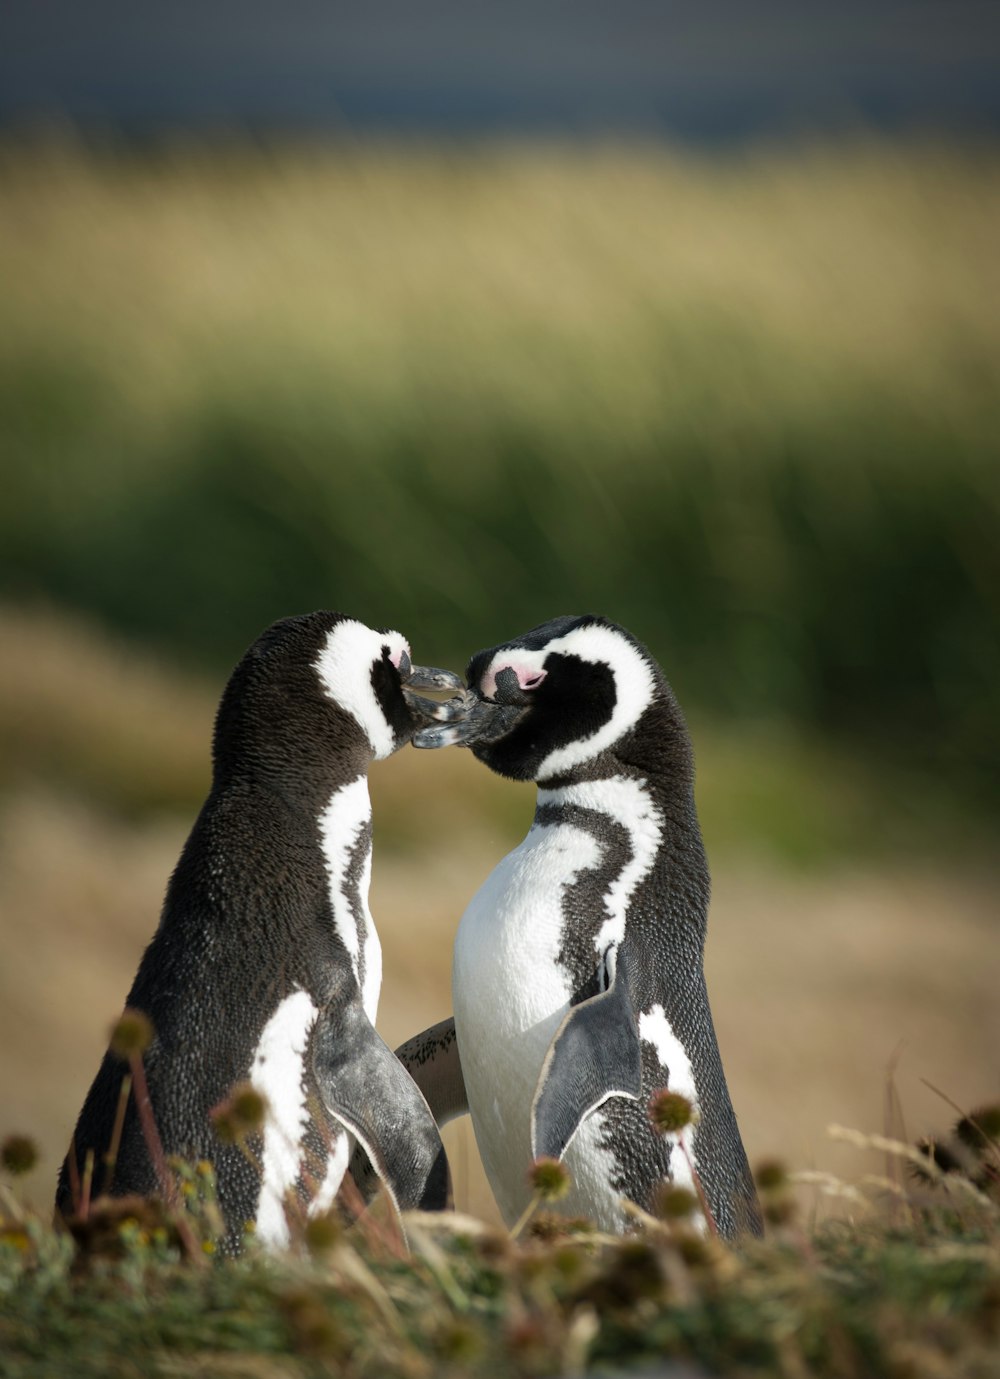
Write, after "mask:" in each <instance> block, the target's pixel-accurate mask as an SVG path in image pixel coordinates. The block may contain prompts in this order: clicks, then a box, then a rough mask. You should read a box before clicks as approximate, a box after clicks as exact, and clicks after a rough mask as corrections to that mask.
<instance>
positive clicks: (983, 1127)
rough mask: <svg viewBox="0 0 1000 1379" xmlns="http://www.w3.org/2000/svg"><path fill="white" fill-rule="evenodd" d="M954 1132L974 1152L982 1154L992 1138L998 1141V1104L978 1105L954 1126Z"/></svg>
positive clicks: (999, 1113) (999, 1139) (999, 1131)
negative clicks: (976, 1108)
mask: <svg viewBox="0 0 1000 1379" xmlns="http://www.w3.org/2000/svg"><path fill="white" fill-rule="evenodd" d="M955 1134H956V1135H957V1136H958V1138H959V1139H960V1140H961V1141H962V1143H963V1144H964V1145H967V1146H968V1148H969V1149H971V1150H973V1151H974V1152H975V1153H976V1154H983V1153H984V1152H985V1151H986V1149H987V1148H988V1147H989V1142H990V1141H991V1140H992V1141H994V1142H995V1143H997V1142H1000V1106H980V1107H979V1109H978V1110H977V1111H970V1113H969V1114H968V1115H967V1116H963V1117H962V1119H961V1120H960V1121H959V1122H958V1124H957V1125H956V1126H955Z"/></svg>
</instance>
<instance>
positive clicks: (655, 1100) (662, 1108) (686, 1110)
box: [649, 1087, 694, 1135]
mask: <svg viewBox="0 0 1000 1379" xmlns="http://www.w3.org/2000/svg"><path fill="white" fill-rule="evenodd" d="M649 1119H650V1120H651V1121H652V1122H653V1129H654V1130H658V1131H659V1133H660V1134H661V1135H676V1134H677V1132H678V1130H683V1129H684V1127H685V1126H687V1125H690V1124H691V1123H692V1122H693V1120H694V1106H693V1105H692V1103H691V1101H690V1100H689V1099H688V1098H687V1097H686V1096H682V1095H681V1093H680V1092H671V1091H670V1090H669V1089H668V1088H666V1087H664V1088H663V1090H662V1091H659V1092H654V1093H653V1095H652V1096H651V1097H650V1099H649Z"/></svg>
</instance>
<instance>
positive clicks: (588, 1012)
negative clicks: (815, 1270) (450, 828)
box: [397, 615, 761, 1239]
mask: <svg viewBox="0 0 1000 1379" xmlns="http://www.w3.org/2000/svg"><path fill="white" fill-rule="evenodd" d="M467 678H468V685H469V690H470V691H472V693H473V695H474V700H471V701H470V703H469V705H467V706H466V707H465V708H464V709H463V712H462V714H461V716H460V717H458V719H457V721H454V722H452V723H450V724H448V725H434V724H432V725H429V726H426V727H424V728H422V729H421V730H420V731H419V732H418V733H417V734H416V737H415V739H414V741H415V744H416V745H417V746H420V747H427V748H435V747H443V746H448V745H455V744H457V745H467V746H469V747H471V749H472V751H473V753H474V754H475V756H476V757H477V758H478V759H479V760H480V761H482V762H483V763H484V764H485V765H486V766H488V767H489V768H490V769H491V770H493V771H496V772H497V773H498V774H499V775H501V776H505V777H507V778H508V779H510V780H516V781H529V780H531V781H535V782H536V784H537V787H538V791H537V804H536V810H535V816H534V821H533V823H532V826H531V828H530V830H529V832H528V834H527V837H526V838H525V839H524V841H523V842H522V843H521V844H520V846H519V847H517V848H515V849H514V851H513V852H511V853H510V854H509V855H508V856H507V857H505V858H504V859H503V860H502V861H501V862H500V863H499V865H498V866H497V867H496V868H495V870H494V871H493V873H492V874H491V875H490V876H489V878H488V879H487V880H486V881H485V883H484V884H483V886H482V887H481V888H480V890H479V891H478V893H477V894H476V895H475V896H474V897H473V899H472V901H471V902H470V904H469V906H468V908H467V909H466V911H465V914H464V915H463V917H462V920H461V923H460V925H459V928H458V933H457V936H456V940H455V949H454V962H453V977H452V992H453V1000H454V1020H453V1025H452V1023H451V1022H449V1021H444V1022H442V1024H440V1025H438V1026H435V1027H434V1029H432V1030H429V1031H426V1032H425V1033H424V1034H423V1035H417V1036H415V1037H414V1038H413V1039H412V1040H410V1041H408V1042H407V1044H405V1045H403V1046H402V1047H401V1048H400V1049H399V1050H398V1051H397V1052H398V1054H399V1057H400V1059H401V1061H402V1062H403V1063H404V1065H405V1066H406V1067H407V1068H408V1069H409V1070H410V1072H411V1074H412V1075H413V1076H414V1077H415V1079H416V1080H417V1081H418V1083H420V1084H421V1085H422V1086H424V1087H425V1088H426V1091H427V1095H428V1099H429V1102H430V1104H431V1106H432V1109H436V1110H437V1112H438V1115H439V1120H442V1121H443V1119H447V1118H450V1117H451V1116H453V1115H455V1114H458V1113H460V1111H461V1110H462V1109H463V1106H464V1105H467V1106H468V1108H469V1110H470V1112H471V1115H472V1122H473V1127H474V1130H475V1135H476V1140H477V1143H478V1146H479V1150H480V1154H481V1157H482V1160H483V1165H484V1168H485V1170H486V1174H487V1176H488V1178H489V1181H490V1184H491V1187H492V1189H493V1192H494V1195H495V1197H496V1200H497V1204H498V1206H499V1208H500V1211H501V1213H502V1215H503V1216H504V1218H505V1220H506V1221H507V1222H508V1224H510V1223H512V1222H514V1221H516V1220H517V1219H518V1218H519V1217H520V1216H521V1214H522V1212H523V1210H524V1208H525V1206H526V1204H527V1203H528V1201H529V1198H530V1190H529V1186H528V1182H527V1174H526V1170H527V1169H528V1166H529V1163H530V1161H531V1160H533V1159H535V1158H537V1157H539V1156H551V1157H553V1158H556V1159H564V1160H565V1163H566V1166H567V1169H568V1170H569V1173H570V1176H571V1179H572V1187H571V1190H570V1193H569V1195H568V1196H567V1197H566V1198H565V1199H564V1200H563V1201H562V1202H561V1203H559V1205H558V1210H560V1211H561V1212H563V1213H564V1214H566V1215H569V1216H576V1215H583V1216H586V1217H588V1218H590V1219H591V1220H592V1221H593V1222H594V1223H595V1224H596V1225H597V1226H598V1227H599V1228H600V1229H602V1230H605V1231H609V1232H615V1233H620V1232H623V1231H624V1230H626V1229H627V1228H628V1226H629V1221H630V1218H629V1216H628V1214H627V1212H626V1210H625V1209H624V1208H623V1205H622V1199H628V1200H629V1201H630V1202H632V1203H635V1204H637V1205H638V1206H639V1207H641V1208H643V1209H645V1210H647V1211H648V1210H651V1209H652V1208H653V1207H654V1204H655V1198H656V1193H657V1189H658V1187H659V1185H660V1184H662V1183H663V1182H664V1180H669V1181H671V1182H673V1183H674V1184H677V1185H683V1186H686V1187H688V1188H689V1189H691V1190H692V1191H699V1190H700V1192H701V1193H702V1194H703V1201H704V1202H705V1203H706V1204H707V1208H708V1211H709V1212H710V1214H711V1220H712V1222H714V1225H715V1227H716V1229H717V1230H718V1232H719V1234H720V1235H721V1236H723V1237H725V1238H730V1239H731V1238H733V1237H735V1236H737V1235H739V1234H740V1233H742V1232H748V1233H751V1234H759V1233H760V1232H761V1214H760V1207H759V1204H758V1201H757V1196H756V1192H755V1189H754V1185H753V1179H752V1177H751V1175H750V1171H749V1168H748V1165H747V1159H746V1154H745V1152H744V1149H743V1143H742V1140H741V1138H740V1132H739V1128H738V1126H737V1122H736V1116H735V1114H734V1112H733V1107H732V1103H731V1101H730V1096H729V1091H728V1089H727V1086H726V1079H725V1075H724V1073H723V1068H722V1061H721V1058H720V1055H719V1048H718V1044H717V1041H716V1036H715V1029H714V1025H713V1022H712V1014H711V1010H710V1007H709V1001H708V993H707V990H706V985H705V975H704V966H703V956H704V945H705V932H706V923H707V915H708V903H709V872H708V866H707V862H706V857H705V850H704V847H703V844H702V838H701V831H700V828H699V825H698V817H697V813H696V811H695V803H694V790H693V786H694V760H693V752H692V746H691V740H690V737H689V735H688V731H687V728H686V726H685V722H684V719H683V716H682V714H681V710H680V707H679V705H678V703H677V700H676V698H675V696H674V694H673V692H672V690H671V688H670V686H669V685H668V683H667V681H666V679H665V677H664V675H663V672H662V670H661V669H660V667H659V666H658V665H657V664H656V662H655V661H654V660H653V658H652V656H651V655H650V653H649V652H648V650H647V649H646V648H645V647H644V646H642V645H641V643H639V642H638V641H637V640H636V639H635V638H634V637H633V636H631V634H630V633H628V632H627V631H626V630H625V629H624V628H623V627H620V626H618V625H616V624H615V623H613V622H610V621H608V620H607V619H605V618H601V617H596V616H593V615H586V616H581V617H559V618H555V619H553V620H551V621H549V622H546V623H543V624H542V625H541V626H539V627H536V628H534V629H532V630H531V631H530V632H526V633H525V634H524V635H523V636H520V637H516V638H514V639H513V640H512V641H509V642H505V643H503V644H501V645H499V646H494V647H490V648H489V649H487V650H484V651H480V652H477V653H476V655H474V656H473V657H472V660H471V661H470V663H469V668H468V677H467ZM663 1088H667V1089H669V1090H671V1091H674V1092H679V1093H681V1094H682V1095H683V1096H684V1097H685V1098H687V1100H688V1101H689V1102H690V1103H691V1105H692V1108H693V1113H694V1116H693V1121H692V1125H691V1126H689V1127H687V1128H685V1129H682V1130H680V1131H676V1132H674V1133H671V1134H666V1135H663V1134H660V1133H658V1132H657V1131H656V1130H655V1129H654V1127H653V1124H652V1121H651V1118H650V1113H649V1103H650V1099H651V1097H652V1096H653V1094H654V1093H655V1092H657V1091H658V1090H659V1089H663ZM463 1091H464V1098H463V1095H462V1093H463Z"/></svg>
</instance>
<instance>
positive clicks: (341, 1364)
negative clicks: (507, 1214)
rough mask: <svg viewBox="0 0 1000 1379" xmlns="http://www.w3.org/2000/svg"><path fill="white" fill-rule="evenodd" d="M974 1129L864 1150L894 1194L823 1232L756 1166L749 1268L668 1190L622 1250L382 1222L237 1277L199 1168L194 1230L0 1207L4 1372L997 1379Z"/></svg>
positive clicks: (854, 1195) (111, 1212)
mask: <svg viewBox="0 0 1000 1379" xmlns="http://www.w3.org/2000/svg"><path fill="white" fill-rule="evenodd" d="M987 1114H989V1115H991V1116H992V1117H993V1120H994V1121H995V1120H996V1118H997V1112H990V1113H987ZM963 1124H965V1126H966V1128H967V1130H968V1127H969V1125H970V1122H969V1121H968V1119H966V1120H965V1121H964V1122H963ZM993 1128H994V1130H995V1129H996V1126H995V1125H994V1126H993ZM844 1133H846V1132H844ZM977 1133H978V1132H976V1131H971V1132H970V1134H971V1139H970V1137H969V1136H968V1135H967V1137H966V1140H965V1141H964V1146H965V1148H964V1154H965V1157H964V1158H961V1157H960V1158H959V1159H952V1160H950V1161H949V1160H948V1159H947V1158H946V1156H945V1155H944V1154H943V1153H942V1152H940V1151H935V1152H934V1153H933V1154H930V1153H928V1152H927V1151H926V1150H925V1151H924V1152H921V1151H918V1150H912V1149H910V1148H908V1147H907V1146H905V1145H901V1144H899V1143H898V1142H896V1141H891V1140H890V1141H884V1140H881V1139H880V1138H878V1137H872V1138H869V1139H866V1138H865V1137H862V1136H855V1137H854V1138H855V1139H856V1140H857V1141H858V1143H859V1144H860V1145H861V1146H862V1147H866V1148H868V1149H880V1150H883V1151H885V1152H886V1153H887V1155H888V1160H887V1161H888V1163H889V1165H890V1174H891V1176H889V1177H871V1178H869V1179H867V1180H865V1181H866V1183H867V1186H866V1188H865V1190H864V1191H862V1190H860V1189H859V1188H858V1187H848V1186H846V1185H845V1184H842V1183H838V1182H836V1181H835V1180H831V1179H828V1178H824V1179H823V1180H822V1183H821V1187H822V1189H823V1190H824V1191H825V1192H827V1193H835V1194H837V1195H839V1196H841V1197H843V1198H846V1199H847V1200H848V1202H849V1204H850V1209H851V1212H852V1218H851V1219H841V1220H828V1221H827V1222H826V1223H825V1224H823V1225H821V1226H819V1227H816V1226H809V1225H805V1224H802V1223H800V1222H799V1220H798V1218H797V1208H796V1202H795V1198H794V1195H793V1190H792V1187H791V1185H790V1183H789V1182H788V1180H787V1178H786V1176H785V1172H784V1170H783V1168H782V1167H781V1166H780V1165H777V1164H769V1165H762V1166H761V1169H760V1171H759V1174H758V1178H759V1182H760V1186H761V1190H762V1196H763V1200H764V1203H765V1212H766V1215H767V1216H768V1218H769V1221H770V1234H769V1238H768V1240H766V1241H764V1242H751V1243H745V1244H743V1245H742V1246H741V1247H739V1248H738V1249H736V1250H730V1249H727V1248H724V1247H723V1246H721V1245H720V1244H718V1243H717V1242H716V1241H715V1240H714V1239H712V1238H711V1236H709V1235H705V1234H704V1233H702V1232H701V1231H699V1230H698V1229H696V1225H695V1220H693V1219H692V1216H691V1212H692V1209H693V1207H694V1208H696V1204H694V1203H693V1201H692V1199H690V1198H689V1197H688V1195H687V1194H680V1193H678V1192H673V1193H666V1194H665V1195H664V1197H663V1199H662V1202H663V1210H662V1212H661V1214H660V1216H659V1217H657V1218H644V1219H643V1220H642V1221H641V1222H639V1223H638V1226H639V1229H638V1231H637V1233H636V1234H635V1235H633V1236H630V1237H628V1238H625V1239H621V1240H614V1239H610V1238H603V1237H599V1236H597V1235H595V1234H594V1233H592V1232H591V1231H590V1230H589V1229H588V1228H587V1226H586V1223H571V1224H570V1225H569V1226H567V1225H566V1223H560V1221H559V1220H558V1218H556V1217H554V1216H552V1215H546V1214H544V1212H541V1213H540V1214H538V1215H536V1217H535V1218H534V1220H533V1222H532V1223H531V1225H530V1226H529V1228H528V1231H527V1232H526V1233H525V1235H524V1236H523V1237H521V1238H520V1239H512V1238H511V1237H510V1236H508V1235H507V1234H506V1233H504V1232H498V1231H496V1230H492V1229H488V1228H486V1227H484V1226H483V1225H481V1224H480V1223H479V1222H477V1221H475V1220H472V1219H471V1218H467V1217H450V1216H442V1217H428V1216H417V1215H412V1216H408V1217H407V1218H405V1222H404V1225H405V1229H406V1231H407V1234H408V1248H407V1246H406V1244H404V1241H403V1239H402V1237H401V1236H400V1233H399V1229H398V1226H397V1225H396V1223H394V1222H393V1221H392V1220H391V1219H389V1218H387V1217H385V1216H384V1215H382V1216H380V1215H379V1213H378V1212H377V1211H376V1212H375V1213H374V1214H369V1216H368V1217H363V1218H362V1219H361V1221H360V1222H359V1223H358V1224H356V1225H355V1226H354V1227H352V1228H350V1229H345V1228H344V1227H343V1226H342V1225H341V1224H340V1223H339V1222H338V1221H336V1220H333V1219H328V1218H323V1219H318V1220H313V1221H310V1222H308V1223H307V1224H305V1225H304V1226H302V1227H301V1228H300V1229H299V1230H298V1231H297V1233H296V1234H297V1242H296V1245H295V1248H294V1250H293V1252H292V1253H291V1254H289V1255H288V1256H286V1257H281V1258H274V1257H267V1256H265V1255H263V1254H261V1253H260V1252H258V1251H257V1250H255V1249H254V1248H253V1247H252V1246H251V1248H250V1249H249V1251H248V1253H247V1255H246V1256H245V1257H244V1258H243V1259H241V1260H239V1261H232V1260H218V1259H215V1258H213V1253H212V1243H211V1242H212V1234H213V1230H217V1229H218V1217H217V1214H216V1213H215V1211H214V1205H213V1197H212V1179H211V1173H210V1169H209V1167H208V1165H201V1166H198V1167H196V1168H185V1169H183V1171H182V1177H181V1182H182V1191H183V1193H184V1198H185V1201H186V1203H187V1206H186V1208H184V1209H183V1222H182V1221H181V1217H178V1216H177V1215H176V1214H171V1213H170V1212H168V1211H166V1210H165V1209H164V1208H163V1207H162V1206H160V1205H159V1204H156V1203H152V1202H143V1201H141V1200H139V1199H131V1200H128V1199H126V1200H123V1201H121V1202H111V1201H109V1200H108V1199H106V1198H105V1199H97V1201H95V1202H94V1203H93V1204H92V1205H91V1207H90V1209H89V1212H87V1213H85V1214H84V1217H83V1218H81V1219H79V1220H78V1221H77V1222H76V1224H75V1226H74V1238H71V1237H70V1236H69V1234H67V1233H65V1232H59V1233H57V1232H55V1231H53V1230H52V1229H51V1228H50V1227H48V1226H47V1225H46V1224H44V1223H43V1222H42V1221H41V1220H39V1219H38V1218H37V1217H34V1216H29V1215H28V1214H26V1213H24V1212H23V1211H21V1210H20V1208H19V1207H18V1205H17V1201H16V1199H15V1197H14V1195H13V1194H12V1193H11V1192H10V1191H9V1190H7V1189H4V1190H3V1199H2V1208H0V1373H3V1374H4V1375H5V1376H10V1379H14V1376H17V1379H48V1376H50V1375H54V1374H69V1373H71V1374H74V1375H80V1376H85V1377H87V1379H89V1377H90V1376H93V1377H94V1379H131V1376H134V1375H142V1376H153V1375H157V1376H159V1375H163V1376H166V1375H173V1374H182V1373H183V1374H187V1375H192V1374H194V1375H204V1376H209V1375H212V1376H216V1375H219V1376H223V1375H244V1376H248V1379H249V1377H250V1376H260V1377H261V1379H279V1376H282V1377H283V1376H289V1379H290V1377H291V1376H296V1377H298V1376H301V1377H302V1379H306V1376H322V1375H344V1376H351V1377H352V1379H354V1376H358V1377H359V1379H360V1376H373V1377H374V1376H383V1375H386V1376H388V1375H393V1376H395V1375H399V1376H405V1377H406V1379H420V1377H421V1376H425V1375H426V1376H434V1375H439V1374H446V1375H449V1374H451V1375H476V1376H484V1379H485V1376H505V1375H511V1374H523V1375H557V1374H560V1375H570V1374H579V1373H584V1372H589V1371H591V1370H593V1371H597V1372H605V1371H607V1370H609V1369H611V1370H614V1371H615V1372H618V1371H630V1370H634V1369H642V1367H643V1366H648V1365H649V1364H650V1363H652V1362H656V1363H658V1364H663V1363H664V1361H665V1360H666V1359H667V1358H670V1359H672V1360H676V1361H678V1362H683V1363H684V1364H691V1365H694V1366H695V1367H696V1368H695V1369H694V1370H693V1371H691V1370H687V1369H682V1370H680V1371H679V1373H680V1374H689V1373H695V1374H700V1375H706V1376H711V1375H738V1376H747V1379H750V1377H751V1376H754V1377H757V1376H759V1377H760V1379H763V1377H764V1376H780V1377H781V1379H789V1377H791V1379H806V1376H816V1379H882V1376H885V1379H904V1377H905V1379H938V1376H944V1375H947V1376H954V1379H988V1377H989V1376H995V1375H996V1374H997V1373H998V1372H1000V1207H998V1199H997V1182H998V1172H1000V1157H998V1156H997V1145H996V1141H995V1140H994V1141H993V1142H992V1143H989V1142H988V1141H987V1140H986V1138H985V1137H979V1138H978V1139H977ZM4 1157H5V1161H6V1163H7V1166H8V1167H12V1166H13V1167H21V1166H23V1164H24V1158H25V1145H24V1143H23V1142H22V1141H20V1140H8V1141H7V1143H6V1145H5V1146H4ZM935 1158H936V1160H937V1161H936V1162H935ZM900 1165H904V1166H906V1167H908V1168H909V1170H910V1174H911V1177H910V1181H909V1182H908V1183H907V1181H906V1177H905V1174H901V1173H900V1171H899V1169H900ZM800 1176H801V1177H803V1178H805V1179H810V1178H813V1179H814V1178H815V1177H816V1176H817V1175H800ZM180 1224H183V1229H182V1230H180V1231H179V1230H178V1226H179V1225H180Z"/></svg>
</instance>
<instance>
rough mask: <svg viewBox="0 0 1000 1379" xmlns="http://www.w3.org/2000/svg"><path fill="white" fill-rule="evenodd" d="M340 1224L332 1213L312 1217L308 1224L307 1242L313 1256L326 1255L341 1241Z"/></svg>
mask: <svg viewBox="0 0 1000 1379" xmlns="http://www.w3.org/2000/svg"><path fill="white" fill-rule="evenodd" d="M340 1236H341V1229H340V1222H339V1220H338V1219H337V1217H336V1216H335V1215H334V1214H333V1213H332V1212H326V1213H325V1214H324V1215H323V1216H311V1217H310V1218H309V1220H308V1221H307V1222H306V1228H305V1242H306V1248H307V1249H308V1251H309V1253H310V1254H311V1255H325V1254H326V1253H328V1251H330V1250H332V1249H333V1247H334V1246H335V1245H336V1243H337V1241H338V1240H339V1239H340Z"/></svg>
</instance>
